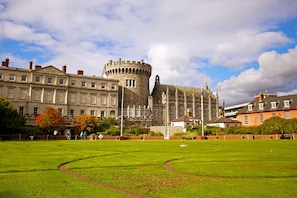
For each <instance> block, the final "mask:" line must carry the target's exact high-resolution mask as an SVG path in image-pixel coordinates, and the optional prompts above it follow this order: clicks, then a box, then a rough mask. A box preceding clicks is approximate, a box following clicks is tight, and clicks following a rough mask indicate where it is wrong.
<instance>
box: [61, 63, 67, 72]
mask: <svg viewBox="0 0 297 198" xmlns="http://www.w3.org/2000/svg"><path fill="white" fill-rule="evenodd" d="M66 70H67V66H66V65H64V66H63V67H62V72H64V73H65V74H66Z"/></svg>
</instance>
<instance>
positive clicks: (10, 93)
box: [7, 88, 117, 106]
mask: <svg viewBox="0 0 297 198" xmlns="http://www.w3.org/2000/svg"><path fill="white" fill-rule="evenodd" d="M42 92H43V90H42V89H33V91H32V100H33V101H41V100H42V102H50V103H55V102H58V103H67V98H66V92H65V91H54V90H46V91H44V92H43V97H42ZM18 97H19V99H21V100H26V99H27V97H28V90H27V89H25V88H20V90H19V94H18ZM7 98H8V99H14V98H15V88H8V89H7ZM78 98H79V101H77V99H78ZM98 98H100V101H101V105H107V101H108V95H106V94H104V95H100V96H98V95H97V94H87V93H80V94H79V95H78V94H76V93H72V92H70V93H69V103H76V102H80V103H81V104H86V103H87V102H90V104H92V105H96V104H97V100H98ZM88 99H89V100H90V101H88ZM110 104H111V105H113V106H115V105H117V96H116V95H114V96H111V97H110Z"/></svg>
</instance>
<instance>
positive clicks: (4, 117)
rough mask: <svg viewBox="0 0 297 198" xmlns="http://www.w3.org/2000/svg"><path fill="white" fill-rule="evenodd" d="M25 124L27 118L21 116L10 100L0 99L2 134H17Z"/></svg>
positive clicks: (0, 126) (0, 132) (0, 130)
mask: <svg viewBox="0 0 297 198" xmlns="http://www.w3.org/2000/svg"><path fill="white" fill-rule="evenodd" d="M25 122H26V120H25V117H24V116H21V115H20V114H19V113H18V112H17V110H16V109H15V108H14V107H13V106H12V105H11V104H10V102H9V101H8V100H5V99H4V98H2V97H0V134H11V133H16V132H18V130H19V128H20V127H22V126H24V124H25Z"/></svg>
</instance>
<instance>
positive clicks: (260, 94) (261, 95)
mask: <svg viewBox="0 0 297 198" xmlns="http://www.w3.org/2000/svg"><path fill="white" fill-rule="evenodd" d="M262 100H263V93H262V92H260V93H259V101H260V102H262Z"/></svg>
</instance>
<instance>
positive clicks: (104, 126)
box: [97, 118, 116, 132]
mask: <svg viewBox="0 0 297 198" xmlns="http://www.w3.org/2000/svg"><path fill="white" fill-rule="evenodd" d="M115 123H116V121H115V119H114V118H105V119H104V120H102V121H101V122H100V123H99V126H98V128H97V130H98V131H100V132H105V131H106V130H108V129H109V128H111V127H113V126H114V125H115Z"/></svg>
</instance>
